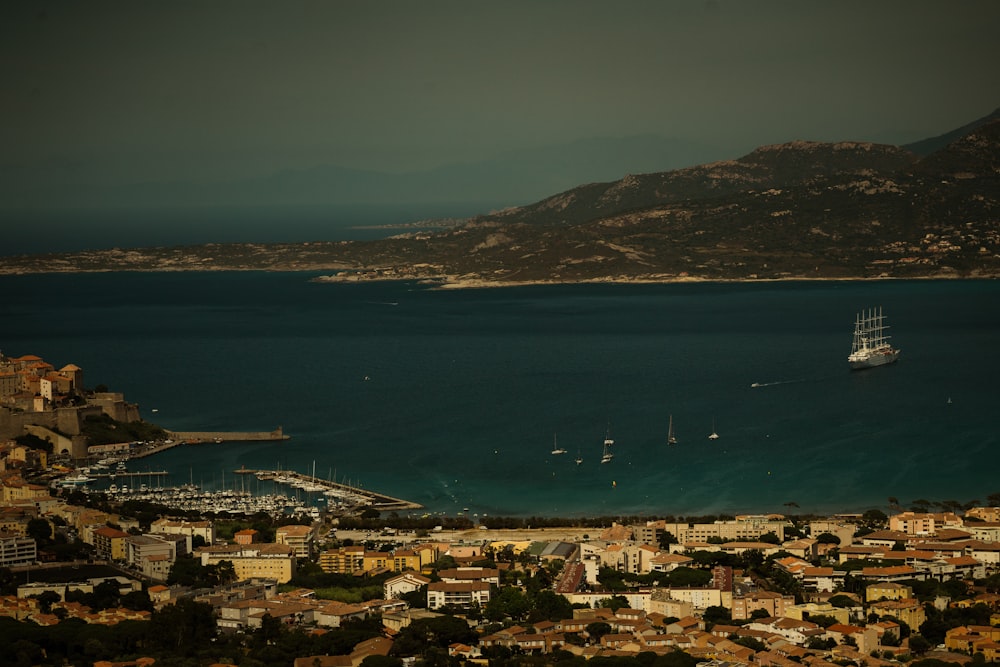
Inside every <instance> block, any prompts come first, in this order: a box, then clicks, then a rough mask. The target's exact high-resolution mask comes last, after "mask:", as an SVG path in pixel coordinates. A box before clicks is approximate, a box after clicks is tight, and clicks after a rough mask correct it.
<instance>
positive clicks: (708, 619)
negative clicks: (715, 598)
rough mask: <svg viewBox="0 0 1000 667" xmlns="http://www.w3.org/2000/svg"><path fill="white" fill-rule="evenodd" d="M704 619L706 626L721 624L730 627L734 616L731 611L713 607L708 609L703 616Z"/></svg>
mask: <svg viewBox="0 0 1000 667" xmlns="http://www.w3.org/2000/svg"><path fill="white" fill-rule="evenodd" d="M702 618H703V619H704V621H705V623H706V625H708V624H711V625H719V624H720V623H721V624H722V625H729V624H730V623H732V622H733V616H732V614H731V613H730V611H729V610H728V609H726V608H725V607H721V606H719V605H713V606H711V607H709V608H708V609H706V610H705V613H704V614H702Z"/></svg>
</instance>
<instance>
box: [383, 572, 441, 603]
mask: <svg viewBox="0 0 1000 667" xmlns="http://www.w3.org/2000/svg"><path fill="white" fill-rule="evenodd" d="M430 583H431V580H430V579H428V578H427V577H425V576H423V575H422V574H417V573H416V572H403V573H402V574H400V575H397V576H395V577H392V578H391V579H386V580H385V583H384V584H382V592H383V593H384V595H385V599H386V600H393V599H396V598H399V597H400V596H401V595H405V594H406V593H412V592H413V591H419V590H420V589H421V588H423V587H424V586H427V585H428V584H430Z"/></svg>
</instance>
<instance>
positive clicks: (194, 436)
mask: <svg viewBox="0 0 1000 667" xmlns="http://www.w3.org/2000/svg"><path fill="white" fill-rule="evenodd" d="M167 433H168V434H169V435H170V439H171V440H174V441H176V442H178V443H179V444H184V443H186V444H189V445H193V444H199V443H203V442H217V443H220V442H273V441H277V440H289V439H290V438H291V436H290V435H285V432H284V431H283V430H282V428H281V427H280V426H279V427H278V428H276V429H274V430H273V431H167Z"/></svg>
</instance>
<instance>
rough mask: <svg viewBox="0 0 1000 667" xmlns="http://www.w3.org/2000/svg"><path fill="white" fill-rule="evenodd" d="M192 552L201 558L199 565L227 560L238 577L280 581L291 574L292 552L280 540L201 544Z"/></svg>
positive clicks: (292, 572)
mask: <svg viewBox="0 0 1000 667" xmlns="http://www.w3.org/2000/svg"><path fill="white" fill-rule="evenodd" d="M195 554H196V555H197V556H198V557H200V558H201V564H202V565H218V564H219V563H221V562H222V561H229V562H231V563H232V564H233V570H235V572H236V579H237V580H239V581H243V580H245V579H275V580H276V581H277V582H278V583H279V584H284V583H287V582H288V581H290V580H291V578H292V577H293V576H295V569H296V567H295V566H296V557H295V553H294V551H293V550H292V548H291V547H290V546H287V545H284V544H253V545H242V544H236V545H230V546H223V547H202V548H200V549H196V550H195Z"/></svg>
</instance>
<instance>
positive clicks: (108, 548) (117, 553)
mask: <svg viewBox="0 0 1000 667" xmlns="http://www.w3.org/2000/svg"><path fill="white" fill-rule="evenodd" d="M128 536H129V535H128V533H126V532H124V531H121V530H118V529H117V528H112V527H110V526H104V527H103V528H98V529H97V530H95V531H94V550H95V551H97V555H98V556H100V557H101V558H103V559H105V560H113V561H124V560H125V539H126V538H127V537H128Z"/></svg>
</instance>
